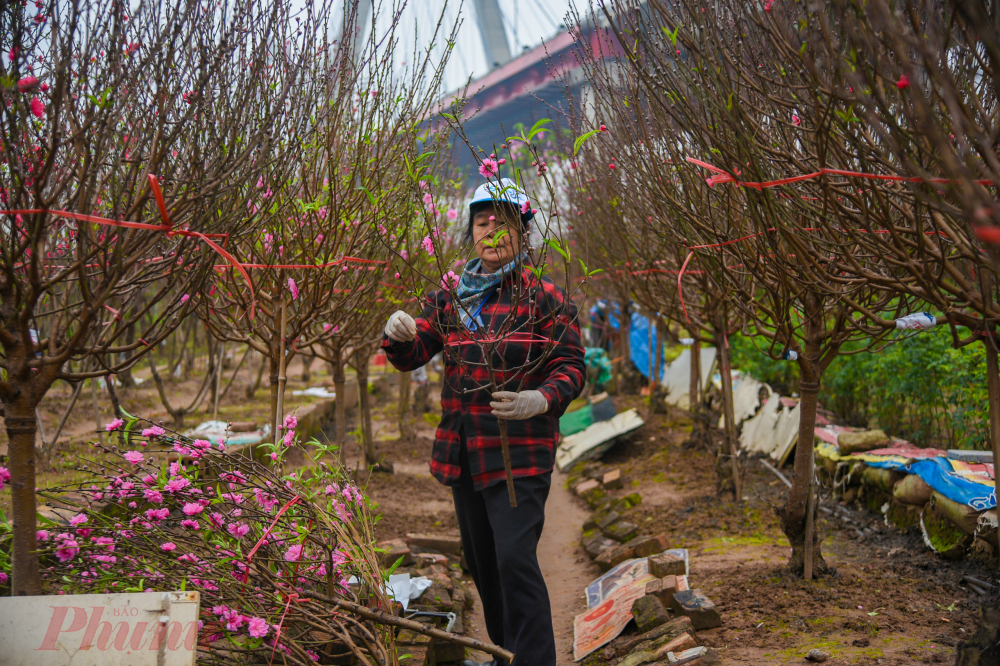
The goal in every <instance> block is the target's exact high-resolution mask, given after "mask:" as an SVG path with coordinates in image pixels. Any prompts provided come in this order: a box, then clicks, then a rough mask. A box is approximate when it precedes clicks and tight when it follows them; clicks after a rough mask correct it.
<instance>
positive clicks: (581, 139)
mask: <svg viewBox="0 0 1000 666" xmlns="http://www.w3.org/2000/svg"><path fill="white" fill-rule="evenodd" d="M600 133H601V130H599V129H595V130H590V131H589V132H587V133H586V134H583V135H581V136H578V137H577V138H576V141H574V142H573V154H574V155H576V154H577V153H579V152H580V147H581V146H583V143H584V142H585V141H586V140H587V139H589V138H590V137H592V136H594V135H595V134H600Z"/></svg>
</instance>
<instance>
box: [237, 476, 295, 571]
mask: <svg viewBox="0 0 1000 666" xmlns="http://www.w3.org/2000/svg"><path fill="white" fill-rule="evenodd" d="M301 499H302V498H301V497H299V496H298V495H296V496H295V497H293V498H292V499H290V500H288V502H286V503H285V506H283V507H281V508H280V509H278V513H277V515H275V516H274V520H272V521H271V524H270V526H268V528H267V530H265V532H264V535H263V536H262V537H261V538H260V539H258V540H257V543H256V544H255V545H254V547H253V548H251V549H250V552H249V553H247V562H246V567H247V570H246V572H244V574H243V582H244V583H246V582H247V580H248V579H249V578H250V560H251V559H253V556H254V555H255V554H256V553H257V551H258V550H259V549H260V547H261V546H262V545H263V544H264V539H266V538H267V537H268V535H270V534H271V530H273V529H274V526H275V525H277V524H278V518H281V516H283V515H284V514H285V512H286V511H288V510H289V509H290V508H292V507H293V506H294V505H295V504H296V503H297V502H299V501H300V500H301Z"/></svg>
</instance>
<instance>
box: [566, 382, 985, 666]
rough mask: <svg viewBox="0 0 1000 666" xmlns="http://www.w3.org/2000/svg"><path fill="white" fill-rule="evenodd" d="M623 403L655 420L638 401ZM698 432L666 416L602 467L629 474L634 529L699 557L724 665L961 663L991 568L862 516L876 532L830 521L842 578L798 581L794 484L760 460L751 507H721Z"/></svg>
mask: <svg viewBox="0 0 1000 666" xmlns="http://www.w3.org/2000/svg"><path fill="white" fill-rule="evenodd" d="M615 402H616V406H617V407H618V408H619V410H622V409H626V408H628V407H637V408H639V410H640V413H642V414H644V415H645V413H646V409H645V407H644V406H641V404H640V403H639V401H638V400H636V399H630V398H624V399H622V398H619V399H616V400H615ZM689 429H690V421H689V420H688V418H687V415H686V413H685V412H682V411H680V410H671V411H670V412H669V413H668V414H667V415H656V416H655V417H654V418H653V420H652V423H647V425H646V426H645V427H644V428H643V429H642V430H641V431H640V433H639V436H638V437H636V438H634V439H633V440H632V441H631V442H630V443H628V444H624V445H619V446H617V447H615V448H614V449H612V450H611V451H610V452H609V453H608V454H607V455H606V456H605V459H604V460H603V462H605V463H608V464H614V465H619V466H620V467H621V469H622V473H623V477H624V479H625V488H624V489H623V490H621V491H617V492H618V493H619V494H625V493H629V492H639V493H640V494H641V495H642V498H643V501H642V504H641V505H640V506H638V507H636V508H635V509H633V511H632V517H631V518H630V520H632V521H633V522H635V523H638V524H640V525H641V526H642V532H643V533H647V534H658V533H666V534H667V535H669V536H670V537H671V541H672V545H673V547H676V548H688V549H689V550H690V554H691V586H692V587H695V588H701V589H702V590H703V591H704V592H705V593H706V594H707V595H708V596H709V598H711V599H712V600H713V601H714V602H715V603H716V604H717V605H718V606H719V608H720V610H721V612H722V618H723V626H722V627H721V628H718V629H713V630H710V631H702V632H699V637H700V638H701V639H702V640H703V641H704V644H705V645H708V646H710V647H713V648H716V649H717V650H718V651H719V655H720V657H721V663H724V664H727V663H732V664H736V663H750V664H804V663H807V662H805V661H804V659H803V658H804V656H805V654H806V653H807V652H808V651H809V650H810V649H812V648H819V649H821V650H823V651H824V652H826V653H827V654H828V655H829V656H830V659H829V660H828V661H827V662H826V663H827V664H837V665H839V664H914V663H946V662H947V663H952V662H954V646H955V644H956V643H957V642H958V641H960V640H962V639H964V638H968V637H969V636H970V635H971V634H972V633H973V632H974V631H975V617H976V614H977V609H978V606H979V605H980V603H981V602H982V601H983V598H982V597H979V596H978V595H977V594H976V593H974V592H972V591H970V590H969V589H968V587H967V586H965V585H964V583H963V582H962V575H963V574H966V573H968V574H971V575H973V576H975V577H977V578H980V579H982V580H991V579H993V578H994V577H995V574H994V573H993V570H994V568H992V567H991V566H990V564H989V563H985V562H979V561H975V560H966V561H962V562H947V561H945V560H943V559H941V558H939V557H938V556H936V555H934V554H932V553H931V552H930V551H929V550H928V549H927V547H926V546H925V545H924V543H923V540H922V537H921V536H920V533H919V527H916V528H912V529H911V530H910V531H908V532H901V531H899V530H897V529H895V528H892V527H887V526H885V525H884V523H883V520H882V517H881V516H877V517H876V516H874V515H872V514H869V513H865V512H864V510H862V509H856V508H852V511H853V514H854V515H855V516H856V517H857V519H858V521H859V522H860V524H861V525H860V526H862V527H870V528H872V530H873V533H872V534H871V535H868V536H865V537H864V538H859V537H858V533H857V532H856V531H855V526H852V525H849V524H848V523H846V522H842V521H840V520H839V519H832V518H828V517H826V515H825V514H820V515H821V516H824V518H823V519H822V520H821V522H820V530H821V534H823V535H824V539H825V540H824V543H823V554H824V556H825V558H826V561H827V562H828V563H829V564H830V565H831V566H833V567H834V568H835V569H836V573H835V574H833V575H830V576H825V577H823V578H820V579H819V580H814V581H809V582H806V581H803V580H801V579H798V578H795V577H792V576H790V575H788V574H787V573H786V572H785V569H784V566H785V562H786V560H787V558H788V555H789V554H790V552H791V548H790V547H789V545H788V541H787V540H786V539H785V537H784V535H783V534H782V532H781V529H780V525H779V522H778V518H777V516H776V514H775V511H774V507H776V506H779V505H780V504H781V503H782V502H783V500H784V497H785V493H786V489H785V486H784V485H783V484H782V483H781V481H779V480H778V479H777V477H775V476H774V475H773V474H772V473H771V472H769V471H767V470H766V469H765V468H764V467H763V466H761V465H760V464H759V462H757V461H751V462H750V463H749V465H748V469H747V474H746V483H745V490H744V494H745V495H746V496H749V500H748V501H746V502H744V503H742V504H740V505H737V504H736V503H734V502H733V501H732V499H731V495H730V496H729V498H727V499H725V500H720V499H719V498H717V497H716V496H715V492H714V491H715V477H714V464H715V460H714V456H713V455H711V454H709V453H707V452H699V451H689V450H685V449H683V448H682V447H681V442H683V441H684V439H685V438H686V436H687V432H688V431H689ZM832 502H833V500H832V499H829V498H828V499H826V504H827V505H831V504H832ZM581 504H582V502H581ZM627 631H628V630H627Z"/></svg>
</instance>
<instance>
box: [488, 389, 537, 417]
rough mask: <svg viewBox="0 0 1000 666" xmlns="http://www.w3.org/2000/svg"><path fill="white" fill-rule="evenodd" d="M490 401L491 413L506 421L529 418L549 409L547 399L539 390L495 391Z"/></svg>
mask: <svg viewBox="0 0 1000 666" xmlns="http://www.w3.org/2000/svg"><path fill="white" fill-rule="evenodd" d="M493 399H494V400H496V401H497V402H491V403H490V407H492V408H493V415H494V416H496V417H497V418H501V419H505V420H507V421H520V420H522V419H530V418H531V417H532V416H538V415H539V414H544V413H545V412H547V411H549V401H548V400H546V398H545V394H544V393H542V392H541V391H519V392H517V393H514V392H513V391H497V392H496V393H494V394H493Z"/></svg>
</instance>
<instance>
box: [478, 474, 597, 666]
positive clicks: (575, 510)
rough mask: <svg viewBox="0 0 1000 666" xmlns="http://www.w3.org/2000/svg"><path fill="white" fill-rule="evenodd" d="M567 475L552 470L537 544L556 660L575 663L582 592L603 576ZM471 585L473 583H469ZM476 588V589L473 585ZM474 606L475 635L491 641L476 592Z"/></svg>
mask: <svg viewBox="0 0 1000 666" xmlns="http://www.w3.org/2000/svg"><path fill="white" fill-rule="evenodd" d="M565 484H566V477H565V475H563V474H560V473H559V472H558V471H553V472H552V490H550V491H549V499H548V501H547V502H546V503H545V529H543V530H542V539H541V541H539V543H538V563H539V565H540V566H541V568H542V575H543V576H545V585H546V586H547V587H548V589H549V601H550V603H551V605H552V623H553V628H554V630H555V635H556V660H557V661H556V663H557V665H558V666H569V665H570V664H572V663H573V618H574V617H576V616H577V615H579V614H580V613H582V612H583V611H584V610H586V608H587V604H586V601H585V597H584V594H583V590H584V588H585V587H586V586H587V583H589V582H590V581H592V580H593V579H595V578H597V576H599V575H600V571H599V570H598V568H597V567H596V566H595V565H594V564H593V563H591V561H590V558H588V557H587V555H586V553H584V552H583V549H582V548H581V547H580V525H582V524H583V521H584V520H586V519H587V514H586V512H585V511H584V510H583V508H582V506H581V504H580V503H579V502H577V501H575V500H574V498H573V494H572V492H570V491H569V490H568V489H567V488H566V485H565ZM470 587H471V583H470ZM473 589H474V588H473ZM475 597H476V599H475V608H474V609H473V611H472V613H471V614H470V616H471V617H470V620H469V625H470V626H471V629H472V635H473V636H475V637H476V638H479V639H481V640H487V641H488V640H489V636H487V635H486V626H485V624H484V623H483V607H482V602H481V601H480V600H479V595H478V594H476V595H475ZM469 658H470V659H477V660H480V661H485V660H486V659H487V658H488V656H487V655H486V654H484V653H481V652H470V653H469Z"/></svg>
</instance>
